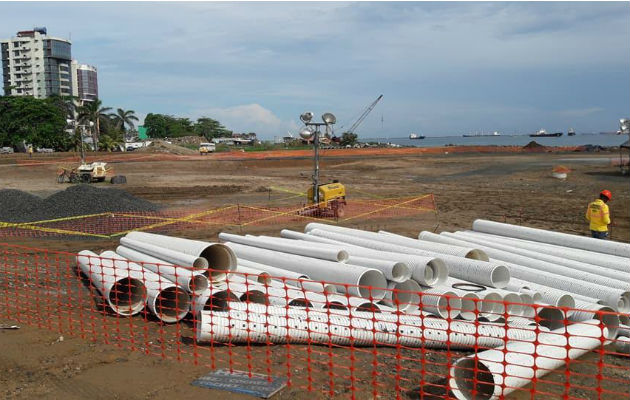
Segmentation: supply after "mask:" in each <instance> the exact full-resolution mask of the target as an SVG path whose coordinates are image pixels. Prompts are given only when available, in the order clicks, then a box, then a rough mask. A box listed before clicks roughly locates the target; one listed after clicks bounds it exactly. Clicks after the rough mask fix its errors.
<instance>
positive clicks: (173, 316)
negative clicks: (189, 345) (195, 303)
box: [154, 287, 190, 322]
mask: <svg viewBox="0 0 630 400" xmlns="http://www.w3.org/2000/svg"><path fill="white" fill-rule="evenodd" d="M154 304H155V312H156V314H158V315H157V317H158V318H159V319H161V320H162V321H164V322H177V321H179V320H180V319H182V318H184V317H185V316H186V314H188V309H189V307H190V296H188V293H186V292H184V291H183V290H181V289H180V288H178V287H170V288H166V289H164V290H162V291H160V293H159V294H158V295H157V297H156V298H155V303H154Z"/></svg>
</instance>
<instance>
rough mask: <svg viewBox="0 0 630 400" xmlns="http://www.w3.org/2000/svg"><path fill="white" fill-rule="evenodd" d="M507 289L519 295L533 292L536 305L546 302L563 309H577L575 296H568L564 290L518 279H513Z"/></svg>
mask: <svg viewBox="0 0 630 400" xmlns="http://www.w3.org/2000/svg"><path fill="white" fill-rule="evenodd" d="M506 289H507V290H511V291H514V292H519V293H530V294H531V293H532V292H533V295H532V297H533V299H534V302H536V303H540V302H544V303H547V304H551V305H552V306H555V307H563V308H573V307H575V299H574V296H573V295H571V294H568V293H567V292H566V291H564V290H560V289H555V288H552V287H549V286H544V285H540V284H538V283H533V282H525V281H523V280H521V279H518V278H512V279H510V283H509V284H508V286H507V287H506Z"/></svg>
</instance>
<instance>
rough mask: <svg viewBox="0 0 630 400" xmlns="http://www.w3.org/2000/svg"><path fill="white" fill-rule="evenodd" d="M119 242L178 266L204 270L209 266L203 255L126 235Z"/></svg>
mask: <svg viewBox="0 0 630 400" xmlns="http://www.w3.org/2000/svg"><path fill="white" fill-rule="evenodd" d="M120 244H121V245H122V246H125V247H127V248H129V249H133V250H136V251H139V252H141V253H144V254H149V255H151V256H153V257H155V258H159V259H160V260H164V261H166V262H168V263H170V264H174V265H178V266H180V267H190V268H193V269H202V270H206V269H208V267H209V264H208V260H206V259H205V258H203V257H197V256H191V255H190V254H185V253H180V252H179V251H175V250H171V249H168V248H165V247H162V246H156V245H153V244H150V243H145V242H139V241H137V240H133V239H130V238H128V237H122V238H120Z"/></svg>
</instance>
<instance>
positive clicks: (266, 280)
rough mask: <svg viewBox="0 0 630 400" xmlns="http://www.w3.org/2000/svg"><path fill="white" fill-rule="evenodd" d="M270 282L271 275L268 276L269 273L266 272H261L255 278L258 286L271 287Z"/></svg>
mask: <svg viewBox="0 0 630 400" xmlns="http://www.w3.org/2000/svg"><path fill="white" fill-rule="evenodd" d="M272 280H273V279H271V275H269V273H267V272H261V273H260V274H258V276H257V277H256V282H258V283H260V284H263V285H271V281H272Z"/></svg>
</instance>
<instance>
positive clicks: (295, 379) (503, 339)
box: [0, 244, 630, 399]
mask: <svg viewBox="0 0 630 400" xmlns="http://www.w3.org/2000/svg"><path fill="white" fill-rule="evenodd" d="M107 262H112V260H111V259H108V258H101V257H99V256H94V257H84V258H83V259H82V261H81V263H80V265H78V262H77V254H72V253H64V252H56V251H47V250H42V249H36V248H27V247H22V246H13V245H6V244H4V245H0V318H1V320H2V322H8V323H16V324H27V325H30V326H34V327H37V328H40V329H46V330H50V331H54V332H58V333H60V334H63V335H68V336H75V337H80V338H83V339H85V340H89V341H91V342H94V343H97V344H105V345H113V346H115V347H116V348H118V349H126V350H128V351H139V352H142V353H144V354H146V355H147V356H156V357H160V358H164V359H172V360H176V361H178V362H181V363H190V364H194V365H203V366H206V367H208V368H211V369H217V368H224V369H228V370H230V371H233V370H240V371H245V372H247V373H252V374H253V373H259V374H263V375H264V376H265V377H268V378H269V379H271V378H272V377H283V378H285V379H286V380H287V383H288V385H289V386H290V387H292V388H293V389H294V390H299V391H303V392H304V396H306V395H307V394H306V392H308V391H313V392H320V393H323V394H324V395H325V396H328V397H342V398H369V397H372V398H377V397H378V398H380V397H383V398H403V397H410V398H423V399H441V398H452V396H453V393H452V391H453V389H454V386H453V385H454V384H457V385H459V386H458V387H464V386H466V385H467V387H469V388H470V392H469V397H468V398H479V399H489V398H490V397H491V396H490V395H491V394H492V393H493V392H494V393H499V396H498V397H503V396H501V395H500V393H502V391H508V390H509V391H514V392H516V394H517V396H520V397H517V398H543V397H544V398H562V399H597V398H600V399H617V398H628V396H630V364H629V363H628V356H627V355H624V354H620V353H619V352H617V351H616V350H615V347H614V346H613V345H611V344H610V343H611V342H615V341H616V339H614V338H613V339H609V337H610V329H615V328H616V327H615V324H618V322H615V318H617V317H618V315H619V314H616V313H609V312H605V311H597V312H594V313H593V316H594V318H600V319H602V321H605V324H604V323H603V322H602V323H600V322H599V321H597V320H585V321H574V320H572V319H571V318H567V315H571V313H572V312H573V311H574V310H571V309H566V308H562V309H558V308H557V307H551V306H543V305H540V304H519V305H520V306H528V307H531V308H532V310H533V314H534V315H532V316H528V317H524V316H522V315H520V314H519V315H511V314H510V312H509V311H508V310H509V309H510V307H507V305H509V304H514V303H508V302H502V303H503V305H504V307H502V309H503V311H501V312H500V313H499V314H498V315H497V317H498V319H495V322H494V323H488V322H486V320H484V318H485V317H488V315H485V316H484V315H482V313H481V312H480V311H475V310H477V309H481V308H477V307H475V308H474V309H473V311H472V312H473V314H474V315H473V318H469V319H467V320H464V319H460V317H458V316H457V315H458V314H459V311H460V309H458V307H463V306H462V305H461V303H457V302H456V301H454V300H455V299H456V298H455V297H453V296H449V297H447V298H446V300H447V301H446V302H444V304H446V306H445V309H444V310H445V311H446V312H447V315H446V316H445V317H444V318H443V319H442V318H437V317H435V316H434V315H433V314H431V313H426V314H420V313H416V314H417V315H415V316H413V315H411V316H410V315H406V314H399V313H397V312H396V311H395V310H394V312H390V311H388V308H387V307H388V306H387V305H383V303H381V302H380V301H379V298H380V297H381V296H382V295H383V294H382V293H380V295H378V296H377V292H382V291H383V289H380V288H373V287H368V288H365V289H367V290H369V294H368V295H367V296H366V298H363V299H362V302H363V303H364V304H363V305H362V306H361V310H360V311H357V312H356V313H351V314H348V312H347V307H345V306H344V305H343V303H344V301H345V300H344V299H346V300H348V301H349V300H350V299H351V298H353V296H351V293H352V292H353V288H354V287H353V285H348V284H339V283H337V284H336V285H335V286H336V287H337V289H338V290H339V293H338V294H334V295H333V294H330V293H318V296H316V297H313V298H309V301H302V302H296V303H294V304H288V303H290V302H289V296H284V295H282V293H284V292H283V290H288V289H289V288H291V290H292V291H293V292H294V293H297V296H298V297H299V296H302V295H303V296H306V295H307V293H309V291H310V290H312V289H309V290H306V289H305V288H304V286H302V287H300V284H299V282H298V283H297V284H296V283H295V282H290V281H289V280H287V279H275V280H265V279H261V277H260V276H252V275H244V274H239V273H235V274H232V275H230V276H228V277H227V278H226V279H227V281H226V282H223V283H215V284H214V285H213V286H211V287H210V288H209V289H206V290H205V291H203V293H205V294H206V297H205V298H204V297H203V296H195V297H191V296H189V295H184V294H182V295H181V296H177V297H173V296H170V297H169V296H162V297H158V298H157V300H155V299H156V297H155V292H156V290H157V291H159V290H162V288H163V287H166V286H162V285H168V282H167V281H166V280H164V279H162V280H156V278H155V276H154V275H151V274H150V273H149V272H147V271H148V266H147V265H144V266H141V267H140V271H144V272H138V273H137V274H136V275H132V274H131V273H130V272H129V268H130V267H129V263H127V262H126V261H123V262H122V264H117V267H116V268H115V269H107V268H103V265H106V263H107ZM107 265H111V264H107ZM180 268H181V267H180ZM180 271H182V272H181V274H183V273H184V272H185V271H189V270H187V269H185V268H181V269H180ZM206 273H207V272H206ZM138 274H140V275H138ZM239 277H240V280H239V279H238V278H239ZM267 278H269V279H272V278H274V277H267ZM110 281H116V282H118V283H117V286H112V287H111V288H110V289H107V290H105V289H104V287H107V284H106V282H110ZM232 282H239V283H240V286H238V285H237V286H229V285H230V284H231V283H232ZM311 283H312V282H311ZM323 283H325V282H323ZM243 287H244V288H245V289H243ZM272 287H274V288H276V289H277V290H276V291H275V292H272V291H271V289H270V288H272ZM278 290H279V291H278ZM385 291H386V292H388V291H387V290H385ZM254 292H258V293H254ZM389 292H391V293H390V295H387V294H385V298H386V299H387V298H398V299H400V298H402V297H400V295H401V294H402V293H404V292H402V291H389ZM152 293H153V294H152ZM310 293H312V292H310ZM392 294H394V296H392ZM407 294H411V295H415V298H413V297H412V298H413V300H408V303H407V304H408V305H410V306H412V308H413V309H414V310H416V309H425V306H426V305H430V304H434V303H435V301H434V300H432V299H431V296H436V295H428V294H426V293H422V292H416V293H413V292H409V293H407ZM291 296H292V297H293V295H291ZM397 296H398V297H397ZM108 299H109V301H107V300H108ZM200 299H204V300H200ZM200 301H203V302H204V303H203V304H201V307H200V308H203V309H204V311H203V312H195V311H191V312H190V313H189V312H188V311H189V310H190V309H191V307H192V309H193V310H194V309H195V307H196V305H195V304H196V302H200ZM334 301H336V302H338V303H341V305H339V304H337V305H336V306H335V307H333V306H331V304H332V303H333V302H334ZM145 302H148V303H151V304H153V305H154V306H155V307H154V309H151V307H150V306H146V307H145ZM254 303H255V304H254ZM394 303H397V304H399V305H400V304H401V303H400V302H394ZM131 304H133V306H131ZM246 304H254V305H253V306H252V307H253V308H252V311H247V312H242V311H239V310H243V307H244V306H246V307H247V305H246ZM355 304H356V303H355ZM389 304H390V306H394V307H395V305H392V303H389ZM136 305H137V306H136ZM266 305H272V306H274V307H267V306H266ZM300 305H301V307H300ZM198 306H199V304H197V307H198ZM304 306H306V308H305V307H304ZM113 307H116V309H117V310H118V311H119V312H118V313H115V312H114V311H113V310H114V308H113ZM344 307H345V309H344ZM543 307H545V308H547V309H548V311H549V310H552V311H553V310H556V311H562V313H559V314H558V315H559V317H556V319H552V318H551V317H550V316H551V315H553V314H554V313H546V314H543V313H538V310H540V309H541V308H543ZM379 308H380V313H379V312H376V313H373V312H371V311H379V310H378V309H379ZM520 308H522V307H520ZM283 309H290V310H293V311H292V312H295V317H294V316H293V315H287V314H286V313H285V314H282V313H278V310H283ZM390 309H391V307H390ZM155 310H157V313H156V312H155ZM169 313H170V314H171V315H175V314H180V315H181V317H179V318H178V319H179V320H177V321H174V322H173V323H165V322H163V321H161V320H159V319H158V318H157V316H158V315H162V316H163V315H164V314H169ZM274 313H275V314H274ZM335 313H338V314H335ZM486 314H487V313H486ZM300 315H306V320H304V319H300ZM405 315H406V316H407V319H405V317H404V316H405ZM607 317H612V320H611V319H610V318H607ZM344 318H345V319H344ZM387 318H389V319H388V321H389V322H384V323H381V322H375V321H381V320H385V319H387ZM513 318H514V319H513ZM260 321H264V323H263V324H262V325H260ZM344 321H346V322H344ZM348 321H351V322H348ZM418 321H420V322H418ZM440 321H441V322H440ZM346 323H350V324H351V325H352V328H351V329H348V328H347V326H346V325H345V324H346ZM580 326H582V327H583V328H588V332H590V333H588V334H587V333H585V332H586V331H585V332H584V333H580V332H577V331H572V333H570V334H569V333H568V331H569V330H570V329H573V328H575V327H580ZM488 327H490V328H488ZM488 329H490V330H488ZM506 330H511V332H512V334H510V335H503V336H501V335H494V334H492V333H491V332H499V333H500V332H504V331H506ZM489 332H490V333H489ZM593 332H595V334H593ZM508 336H509V337H508ZM613 336H614V335H613ZM462 337H467V338H469V339H471V340H470V341H468V342H466V343H464V342H465V341H463V340H462ZM582 339H586V340H582ZM550 341H551V343H550ZM585 342H587V343H585ZM462 343H464V344H463V345H462ZM506 343H507V344H508V346H507V348H505V349H504V347H503V345H504V344H506ZM495 348H496V349H499V352H498V353H499V354H505V355H506V356H505V358H504V359H500V360H498V361H496V362H494V363H492V365H493V366H494V367H496V369H494V370H492V373H490V372H488V370H487V368H486V367H485V366H484V365H482V363H481V360H483V359H484V358H483V357H484V354H486V353H484V352H485V351H487V350H492V349H495ZM26 351H28V350H26ZM517 354H521V355H522V356H523V358H515V357H516V355H517ZM564 354H566V355H569V357H567V356H563V355H564ZM576 354H579V356H576ZM464 357H471V358H472V360H473V361H474V360H476V361H475V362H471V363H469V364H465V363H464V364H462V363H459V360H461V359H462V358H464ZM550 361H553V362H554V363H555V364H554V366H553V367H549V364H548V363H549V362H550ZM521 367H533V370H534V371H536V372H535V373H536V376H535V377H532V376H527V375H526V374H525V375H522V374H523V370H522V369H519V368H521ZM519 376H520V377H522V378H524V379H525V380H526V382H525V383H527V385H515V381H514V380H512V379H511V378H516V377H519ZM191 378H192V377H191Z"/></svg>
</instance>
